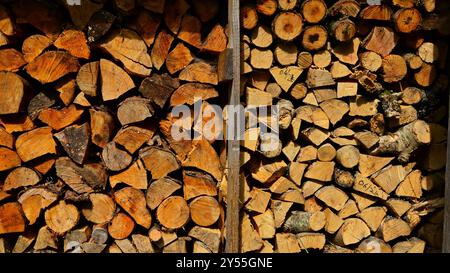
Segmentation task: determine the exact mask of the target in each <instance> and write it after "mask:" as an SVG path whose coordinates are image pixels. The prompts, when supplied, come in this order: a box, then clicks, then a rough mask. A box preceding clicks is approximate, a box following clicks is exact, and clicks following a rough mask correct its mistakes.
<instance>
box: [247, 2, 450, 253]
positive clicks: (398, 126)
mask: <svg viewBox="0 0 450 273" xmlns="http://www.w3.org/2000/svg"><path fill="white" fill-rule="evenodd" d="M369 2H370V3H371V4H370V3H369ZM378 2H379V3H378V4H377V1H362V0H361V1H356V0H339V1H326V0H298V1H297V0H248V1H244V2H243V3H241V10H240V11H241V27H242V29H243V31H242V35H241V37H242V41H241V55H242V60H243V63H242V74H243V77H244V79H245V80H244V84H243V90H242V94H243V99H242V101H243V102H244V104H245V105H246V106H252V107H258V106H266V105H277V106H279V116H278V119H279V138H277V137H276V133H277V132H276V128H271V129H272V130H274V131H273V132H270V130H269V131H268V132H264V133H263V134H260V137H259V139H254V138H252V137H251V136H252V135H254V133H255V131H256V132H258V130H261V128H248V130H247V131H246V133H245V140H244V141H243V142H242V144H241V147H242V151H241V157H242V163H241V164H242V169H241V179H242V181H243V182H242V183H243V184H244V185H243V188H244V194H243V200H242V202H243V216H242V221H241V232H242V244H241V250H242V251H243V252H302V251H307V252H308V251H320V252H424V251H425V250H429V251H433V250H439V249H440V247H441V244H442V222H443V204H444V199H443V195H444V191H443V187H444V169H445V162H446V145H447V119H448V117H447V112H448V110H447V102H448V77H447V71H446V69H447V66H446V65H447V52H448V44H447V43H446V42H445V38H446V35H447V34H449V28H448V23H449V16H448V14H449V13H448V10H449V9H448V6H449V2H448V1H442V0H441V1H439V0H421V1H416V0H402V1H400V0H392V1H391V0H389V1H378ZM380 3H381V4H380ZM257 118H258V120H259V121H260V125H261V124H262V126H266V127H269V128H270V127H271V123H270V122H269V121H268V120H267V119H266V118H265V117H264V116H258V117H257ZM268 146H270V148H271V149H267V148H268Z"/></svg>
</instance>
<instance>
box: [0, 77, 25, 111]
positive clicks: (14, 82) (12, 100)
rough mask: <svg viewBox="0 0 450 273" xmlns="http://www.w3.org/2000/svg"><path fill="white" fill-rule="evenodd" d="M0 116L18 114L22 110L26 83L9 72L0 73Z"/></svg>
mask: <svg viewBox="0 0 450 273" xmlns="http://www.w3.org/2000/svg"><path fill="white" fill-rule="evenodd" d="M0 85H1V86H3V87H4V88H3V91H2V92H1V93H0V115H3V114H14V113H19V111H21V110H22V109H23V105H24V104H23V102H24V98H25V93H26V92H27V89H28V88H29V87H28V82H27V81H26V80H25V79H23V78H22V77H20V76H18V75H16V74H15V73H11V72H0Z"/></svg>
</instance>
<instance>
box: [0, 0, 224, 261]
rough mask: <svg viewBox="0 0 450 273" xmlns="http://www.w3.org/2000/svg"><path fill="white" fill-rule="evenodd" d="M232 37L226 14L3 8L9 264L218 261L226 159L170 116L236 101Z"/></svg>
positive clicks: (194, 4) (143, 7) (3, 206)
mask: <svg viewBox="0 0 450 273" xmlns="http://www.w3.org/2000/svg"><path fill="white" fill-rule="evenodd" d="M76 2H80V5H77V3H76ZM226 24H227V5H226V4H224V3H222V2H221V1H218V0H217V1H216V0H136V1H134V0H133V1H130V0H111V1H109V0H101V1H100V0H95V1H94V0H81V1H66V0H61V1H45V0H44V1H43V0H11V1H7V0H6V1H1V4H0V43H1V44H0V253H1V252H15V253H20V252H76V253H80V252H86V253H98V252H110V253H112V252H124V253H133V252H140V253H150V252H219V251H221V250H222V248H223V226H224V212H223V204H222V201H221V200H220V199H219V197H218V190H217V184H218V183H219V182H220V181H221V180H222V176H223V169H224V168H223V167H222V166H223V162H225V161H224V159H225V158H226V155H225V150H224V147H225V146H224V145H223V143H219V142H218V143H217V144H216V143H214V141H212V140H210V139H208V140H206V139H205V138H203V137H199V138H196V139H195V140H189V139H184V140H182V141H177V140H176V139H174V137H176V134H174V133H173V131H175V132H176V130H172V129H173V126H172V124H174V123H175V122H176V121H177V120H178V119H179V118H181V117H179V116H178V117H177V116H173V115H172V114H171V110H172V109H173V107H175V106H178V105H186V107H190V108H192V107H193V104H194V103H195V102H196V101H199V100H196V99H197V98H200V97H202V98H203V101H202V105H201V107H202V109H203V108H205V107H207V106H208V104H209V103H208V102H210V103H211V102H215V103H223V102H224V101H225V99H226V98H227V92H226V89H223V88H221V87H220V84H219V83H220V82H221V81H222V80H223V76H221V75H220V73H219V72H220V71H219V72H218V70H220V69H219V68H220V66H219V65H218V62H219V56H220V54H221V53H222V52H224V51H225V49H226V47H227V43H228V38H227V33H226ZM225 52H226V51H225ZM221 89H222V90H221ZM219 91H220V92H219ZM183 118H184V119H185V120H187V122H188V123H189V122H190V123H193V122H194V121H192V120H191V119H190V117H183ZM206 121H207V118H206V117H204V120H200V122H206ZM175 129H180V128H175Z"/></svg>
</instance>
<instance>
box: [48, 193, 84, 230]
mask: <svg viewBox="0 0 450 273" xmlns="http://www.w3.org/2000/svg"><path fill="white" fill-rule="evenodd" d="M79 218H80V213H79V211H78V209H77V207H75V206H74V205H72V204H66V202H64V201H60V202H59V203H58V204H57V205H55V206H53V207H51V208H49V209H48V210H47V211H46V212H45V223H46V224H47V226H48V227H49V228H50V229H51V230H53V231H54V232H56V233H57V234H64V233H66V232H67V231H69V230H71V229H72V228H73V227H74V226H75V225H76V224H77V223H78V220H79Z"/></svg>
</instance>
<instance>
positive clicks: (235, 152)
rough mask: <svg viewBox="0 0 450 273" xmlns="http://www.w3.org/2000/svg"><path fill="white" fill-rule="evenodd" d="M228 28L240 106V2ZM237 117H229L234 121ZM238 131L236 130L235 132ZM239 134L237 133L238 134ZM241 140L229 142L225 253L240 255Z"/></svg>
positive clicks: (233, 99) (232, 0) (233, 100)
mask: <svg viewBox="0 0 450 273" xmlns="http://www.w3.org/2000/svg"><path fill="white" fill-rule="evenodd" d="M228 26H229V30H230V34H229V35H230V37H229V41H230V42H229V45H230V46H231V50H232V54H231V56H232V62H231V63H232V71H233V79H232V84H231V93H230V101H229V104H230V105H239V103H240V102H239V101H240V96H239V93H240V92H239V89H240V82H241V79H240V75H241V73H240V50H239V48H240V35H239V27H240V24H239V0H228ZM232 118H235V117H229V119H232ZM235 131H236V130H235ZM236 134H237V132H236ZM239 148H240V146H239V140H238V138H237V137H236V136H235V137H233V138H231V139H230V140H228V152H227V154H228V181H227V182H228V185H227V186H228V191H227V212H226V245H225V252H227V253H238V252H239V245H240V238H239V237H240V236H239V210H240V204H239V200H240V183H239V167H240V164H239Z"/></svg>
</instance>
